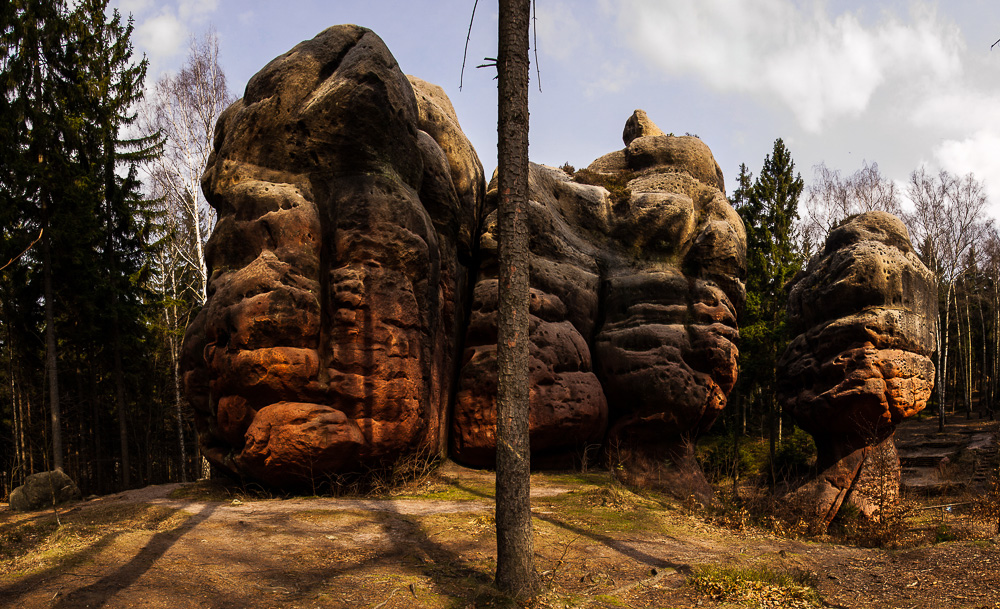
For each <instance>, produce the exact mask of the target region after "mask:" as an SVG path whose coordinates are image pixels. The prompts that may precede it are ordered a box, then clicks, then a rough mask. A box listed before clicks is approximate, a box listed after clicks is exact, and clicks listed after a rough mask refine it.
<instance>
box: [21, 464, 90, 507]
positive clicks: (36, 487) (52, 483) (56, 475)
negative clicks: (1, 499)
mask: <svg viewBox="0 0 1000 609" xmlns="http://www.w3.org/2000/svg"><path fill="white" fill-rule="evenodd" d="M80 497H81V495H80V489H79V488H77V486H76V483H75V482H73V480H72V479H71V478H70V477H69V476H67V475H66V474H65V473H64V472H63V471H62V470H61V469H57V470H53V471H50V472H41V473H38V474H32V475H30V476H28V478H27V479H26V480H25V481H24V484H23V485H21V486H19V487H17V488H15V489H14V490H13V491H12V492H11V493H10V509H12V510H14V511H16V512H30V511H33V510H40V509H43V508H46V507H51V506H52V504H53V503H55V504H60V503H66V502H67V501H76V500H77V499H79V498H80ZM53 498H54V499H53Z"/></svg>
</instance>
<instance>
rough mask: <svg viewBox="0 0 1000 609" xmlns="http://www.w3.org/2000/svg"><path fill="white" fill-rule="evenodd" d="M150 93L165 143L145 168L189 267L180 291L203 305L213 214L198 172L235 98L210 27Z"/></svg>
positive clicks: (151, 122) (151, 118) (152, 120)
mask: <svg viewBox="0 0 1000 609" xmlns="http://www.w3.org/2000/svg"><path fill="white" fill-rule="evenodd" d="M150 97H151V99H150V105H149V106H148V107H147V109H146V118H147V123H148V128H149V130H150V131H159V132H160V133H162V134H163V136H164V137H165V138H166V143H165V145H164V151H163V156H162V157H161V158H160V160H159V161H158V162H156V163H155V164H153V165H152V166H150V167H149V168H148V171H149V181H150V184H151V186H152V188H153V192H154V193H155V194H156V195H158V196H159V197H162V199H163V202H164V211H165V212H166V217H165V229H166V231H167V234H168V236H169V237H170V239H171V248H172V249H173V255H174V256H175V257H176V258H177V259H178V260H179V261H180V262H181V263H182V264H183V265H186V266H189V267H191V269H193V270H194V277H195V283H194V285H187V286H184V289H189V290H191V291H192V292H194V293H195V295H196V297H197V300H198V302H199V303H200V304H203V303H204V302H205V299H206V298H207V289H208V270H207V267H206V265H205V241H207V240H208V235H209V234H210V233H211V231H212V228H213V227H214V226H215V212H214V210H213V209H212V208H211V206H210V205H209V204H208V202H207V201H206V200H205V197H204V195H203V194H202V192H201V174H202V172H203V171H204V170H205V166H206V165H207V163H208V157H209V155H210V154H211V153H212V139H213V136H214V133H215V122H216V121H217V120H218V118H219V115H220V114H221V113H222V111H223V110H225V109H226V107H227V106H228V105H229V104H231V103H232V102H233V101H234V99H235V98H234V96H233V95H232V93H230V91H229V89H228V87H227V85H226V76H225V73H223V71H222V68H221V66H219V37H218V35H217V34H216V33H215V32H214V31H209V32H208V33H206V34H205V36H204V37H203V38H202V39H200V40H196V39H192V40H191V46H190V50H189V51H188V57H187V61H185V63H184V65H183V66H182V67H181V69H180V71H179V72H178V73H177V74H175V75H170V74H167V75H164V76H162V77H161V78H160V79H159V80H158V81H157V82H156V86H155V87H154V90H153V93H152V95H151V96H150Z"/></svg>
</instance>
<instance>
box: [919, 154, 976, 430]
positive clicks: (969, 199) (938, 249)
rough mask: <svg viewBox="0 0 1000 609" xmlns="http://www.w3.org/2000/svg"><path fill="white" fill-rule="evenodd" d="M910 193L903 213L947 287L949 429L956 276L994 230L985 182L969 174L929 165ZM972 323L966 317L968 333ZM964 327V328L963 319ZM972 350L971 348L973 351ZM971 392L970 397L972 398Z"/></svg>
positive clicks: (941, 332)
mask: <svg viewBox="0 0 1000 609" xmlns="http://www.w3.org/2000/svg"><path fill="white" fill-rule="evenodd" d="M907 195H908V197H909V198H910V200H911V201H912V202H913V205H914V209H913V211H912V212H908V213H905V214H903V221H904V222H905V223H906V225H907V228H908V229H909V231H910V238H911V240H912V241H913V243H914V245H915V246H916V248H917V251H918V252H919V253H920V256H921V258H922V259H923V260H924V263H925V264H926V265H927V266H928V268H930V269H931V270H932V271H934V272H935V274H936V275H937V277H938V289H939V290H943V295H944V310H943V311H942V314H943V316H944V319H943V320H942V321H940V322H939V324H938V331H937V334H938V350H939V354H938V371H937V389H938V409H939V413H938V416H939V419H938V427H939V429H941V430H944V424H945V414H944V402H945V399H944V398H945V387H946V385H947V379H948V356H949V344H950V336H949V328H950V324H951V304H952V301H953V300H954V301H955V308H956V314H958V313H959V312H960V308H959V303H958V300H957V298H956V297H955V296H954V295H955V287H956V281H957V280H958V279H959V277H960V275H961V274H962V273H963V272H964V271H965V269H966V266H967V265H968V264H969V261H970V260H971V257H970V254H971V253H972V251H973V250H974V248H975V247H976V244H977V243H980V242H982V241H983V240H984V239H985V238H986V237H987V235H988V234H989V229H990V224H989V222H988V221H987V219H986V204H987V198H986V192H985V189H984V188H983V184H982V182H980V181H979V180H977V179H976V177H975V176H974V175H973V174H971V173H969V174H967V175H965V176H964V177H959V176H956V175H954V174H952V173H950V172H947V171H941V172H939V173H938V174H937V175H932V174H928V173H927V172H926V170H924V169H923V168H921V169H919V170H917V171H914V172H913V173H911V174H910V182H909V185H908V186H907ZM969 326H970V324H969V323H968V320H966V334H967V335H968V333H969V331H968V328H969ZM958 331H959V332H961V323H960V324H959V328H958ZM969 352H970V354H971V350H969ZM968 399H969V398H968V396H967V402H968Z"/></svg>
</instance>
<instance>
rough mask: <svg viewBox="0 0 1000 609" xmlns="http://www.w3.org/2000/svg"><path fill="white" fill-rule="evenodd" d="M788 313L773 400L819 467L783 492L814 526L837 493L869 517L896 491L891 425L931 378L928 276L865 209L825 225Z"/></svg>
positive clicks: (899, 236) (878, 216)
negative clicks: (811, 516)
mask: <svg viewBox="0 0 1000 609" xmlns="http://www.w3.org/2000/svg"><path fill="white" fill-rule="evenodd" d="M788 312H789V317H790V323H791V324H792V327H793V329H794V330H796V331H798V332H800V334H799V335H798V336H797V337H796V338H795V339H794V340H793V341H792V342H791V344H790V345H789V346H788V348H787V349H786V351H785V353H784V354H783V356H782V358H781V360H780V362H779V374H778V375H779V379H780V381H779V396H778V397H779V400H780V401H781V402H782V403H783V405H784V408H785V409H786V411H787V412H790V413H791V414H792V415H793V416H794V417H795V420H796V422H797V423H798V425H799V426H800V427H802V428H803V429H805V430H806V431H808V432H809V433H811V434H812V435H813V437H814V438H815V440H816V446H817V449H818V468H819V471H820V472H822V473H821V474H820V476H819V477H818V478H817V479H816V480H814V481H812V482H811V483H809V484H807V485H805V486H804V487H802V488H801V489H799V490H798V491H796V493H795V495H794V497H793V498H794V499H795V500H796V501H800V502H804V503H806V504H807V505H808V506H809V507H810V509H811V508H815V510H816V513H817V514H818V515H819V516H820V517H822V518H823V519H824V520H825V521H826V522H829V521H830V520H832V519H833V517H834V516H835V515H836V513H837V511H838V510H839V508H840V506H841V504H842V503H843V502H845V501H846V502H848V503H851V504H854V505H856V506H857V507H858V508H859V509H861V511H862V512H863V513H865V514H867V515H869V516H871V515H872V514H874V513H875V512H876V511H877V510H878V509H879V508H880V506H883V505H889V504H891V503H893V502H895V500H896V498H897V495H898V491H899V460H898V458H896V452H895V446H894V444H893V441H892V435H893V431H894V430H895V427H896V425H897V424H899V422H900V421H902V420H903V419H905V418H906V417H909V416H912V415H914V414H916V413H917V412H919V411H920V410H922V409H923V408H924V407H925V406H926V404H927V399H928V398H929V397H930V394H931V390H932V388H933V385H934V365H933V363H932V361H931V356H932V355H933V353H934V351H935V350H936V348H937V343H936V336H935V333H934V320H935V319H936V317H937V288H936V284H935V280H934V276H933V274H932V273H931V272H930V271H929V270H927V268H926V267H925V266H924V265H923V264H922V263H921V262H920V259H919V258H918V257H917V255H916V253H915V252H914V251H913V247H912V246H911V244H910V239H909V234H908V233H907V230H906V227H905V226H903V223H902V222H900V221H899V219H897V218H895V217H894V216H891V215H889V214H887V213H884V212H869V213H865V214H861V215H859V216H856V217H854V218H852V219H850V220H848V221H847V222H845V223H844V224H842V225H841V226H840V227H838V228H836V229H835V230H833V231H832V232H831V233H830V236H829V237H828V238H827V241H826V245H825V247H824V249H823V251H822V252H820V253H819V254H817V255H816V256H815V257H814V258H813V259H812V260H811V261H810V262H809V265H808V267H807V268H806V269H805V271H804V272H803V273H801V274H800V275H799V276H798V277H797V278H796V281H795V284H794V286H793V288H792V291H791V296H790V299H789V303H788Z"/></svg>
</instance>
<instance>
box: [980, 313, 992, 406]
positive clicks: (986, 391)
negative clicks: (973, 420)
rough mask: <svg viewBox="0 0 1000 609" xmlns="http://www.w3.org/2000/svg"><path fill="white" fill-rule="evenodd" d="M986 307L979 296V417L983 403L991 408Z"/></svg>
mask: <svg viewBox="0 0 1000 609" xmlns="http://www.w3.org/2000/svg"><path fill="white" fill-rule="evenodd" d="M985 308H986V302H985V299H983V298H980V300H979V332H980V334H981V335H982V343H983V349H982V360H980V365H979V418H982V416H983V404H986V410H987V412H989V411H992V410H993V405H992V400H991V398H990V371H989V368H987V366H988V365H989V359H987V356H986V311H984V309H985Z"/></svg>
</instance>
